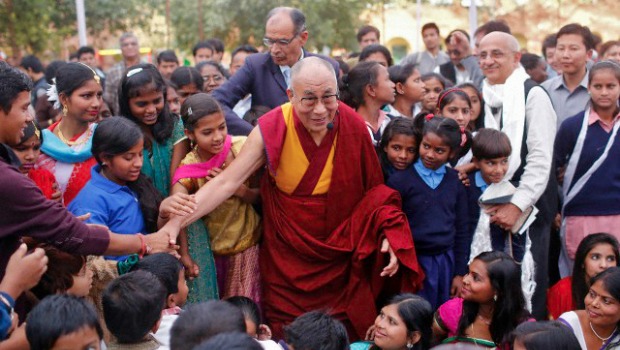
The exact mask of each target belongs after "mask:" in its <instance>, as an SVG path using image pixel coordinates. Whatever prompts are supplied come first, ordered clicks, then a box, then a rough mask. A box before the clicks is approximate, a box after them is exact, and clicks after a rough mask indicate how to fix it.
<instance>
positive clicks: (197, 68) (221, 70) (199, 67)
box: [196, 61, 230, 79]
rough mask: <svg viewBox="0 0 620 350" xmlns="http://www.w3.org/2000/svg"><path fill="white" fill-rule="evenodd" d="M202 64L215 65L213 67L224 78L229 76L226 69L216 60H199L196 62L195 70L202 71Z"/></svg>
mask: <svg viewBox="0 0 620 350" xmlns="http://www.w3.org/2000/svg"><path fill="white" fill-rule="evenodd" d="M204 66H212V67H215V69H217V70H218V71H219V72H220V74H222V76H223V77H224V78H226V79H228V78H230V74H228V71H227V70H226V69H225V68H224V67H223V66H222V65H221V64H219V63H217V62H215V61H202V62H200V63H198V64H197V65H196V70H197V71H198V72H202V68H203V67H204ZM201 76H202V74H201ZM203 79H204V78H203Z"/></svg>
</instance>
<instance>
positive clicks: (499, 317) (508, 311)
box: [457, 251, 530, 345]
mask: <svg viewBox="0 0 620 350" xmlns="http://www.w3.org/2000/svg"><path fill="white" fill-rule="evenodd" d="M474 260H479V261H481V262H483V263H485V265H486V269H487V274H488V276H489V281H490V283H491V286H492V288H493V290H494V291H495V295H496V296H497V299H496V300H495V307H494V308H493V316H492V318H491V324H490V325H489V332H490V333H491V339H493V342H494V343H495V344H497V345H500V344H502V343H505V342H507V341H509V336H510V333H511V332H512V331H513V330H514V329H515V328H516V327H517V326H518V325H519V324H520V323H522V322H524V321H526V320H527V319H528V318H529V317H530V314H529V312H527V310H526V309H525V297H524V296H523V291H522V289H521V269H520V268H519V266H518V265H517V263H516V262H515V261H514V260H513V259H512V258H511V257H510V256H509V255H508V254H506V253H504V252H500V251H492V252H484V253H481V254H480V255H478V256H477V257H475V258H474ZM478 307H479V305H478V303H475V302H472V301H467V300H464V301H463V313H462V315H461V318H460V320H459V326H458V329H457V334H458V335H459V336H463V335H464V334H465V332H466V331H467V329H468V328H469V326H470V325H471V324H472V323H473V322H474V321H475V320H476V317H477V315H478Z"/></svg>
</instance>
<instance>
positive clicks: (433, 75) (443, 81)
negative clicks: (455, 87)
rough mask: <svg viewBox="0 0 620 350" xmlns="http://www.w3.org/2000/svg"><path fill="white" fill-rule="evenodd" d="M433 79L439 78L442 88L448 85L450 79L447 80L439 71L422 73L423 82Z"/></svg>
mask: <svg viewBox="0 0 620 350" xmlns="http://www.w3.org/2000/svg"><path fill="white" fill-rule="evenodd" d="M431 79H435V80H437V81H438V82H439V83H440V84H441V86H442V90H444V89H445V88H447V87H448V81H446V78H444V77H443V76H442V75H441V74H439V73H426V74H422V76H421V77H420V80H422V81H423V82H426V81H429V80H431Z"/></svg>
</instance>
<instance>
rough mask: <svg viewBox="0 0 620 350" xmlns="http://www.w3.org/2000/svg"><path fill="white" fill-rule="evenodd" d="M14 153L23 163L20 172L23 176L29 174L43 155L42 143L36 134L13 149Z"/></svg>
mask: <svg viewBox="0 0 620 350" xmlns="http://www.w3.org/2000/svg"><path fill="white" fill-rule="evenodd" d="M13 152H14V153H15V155H16V156H17V158H18V159H19V161H20V162H21V163H22V165H21V166H20V167H19V171H21V172H22V174H28V172H29V171H30V170H31V169H33V168H34V163H35V162H36V161H37V158H39V155H40V154H41V141H39V138H38V137H37V135H36V134H34V135H32V136H31V137H30V138H29V139H28V140H26V141H24V142H22V143H20V144H19V145H17V146H15V147H13Z"/></svg>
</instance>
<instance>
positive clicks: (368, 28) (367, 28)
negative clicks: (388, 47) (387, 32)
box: [356, 25, 381, 43]
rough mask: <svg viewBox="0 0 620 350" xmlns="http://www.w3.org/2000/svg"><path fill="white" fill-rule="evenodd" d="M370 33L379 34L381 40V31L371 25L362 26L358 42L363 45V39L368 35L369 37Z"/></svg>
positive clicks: (378, 37) (358, 33)
mask: <svg viewBox="0 0 620 350" xmlns="http://www.w3.org/2000/svg"><path fill="white" fill-rule="evenodd" d="M368 33H375V34H377V40H379V39H381V32H380V31H379V29H377V27H375V26H371V25H365V26H362V27H361V28H360V29H359V30H358V31H357V35H356V37H357V42H358V43H361V42H362V38H363V37H365V36H366V35H368Z"/></svg>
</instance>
